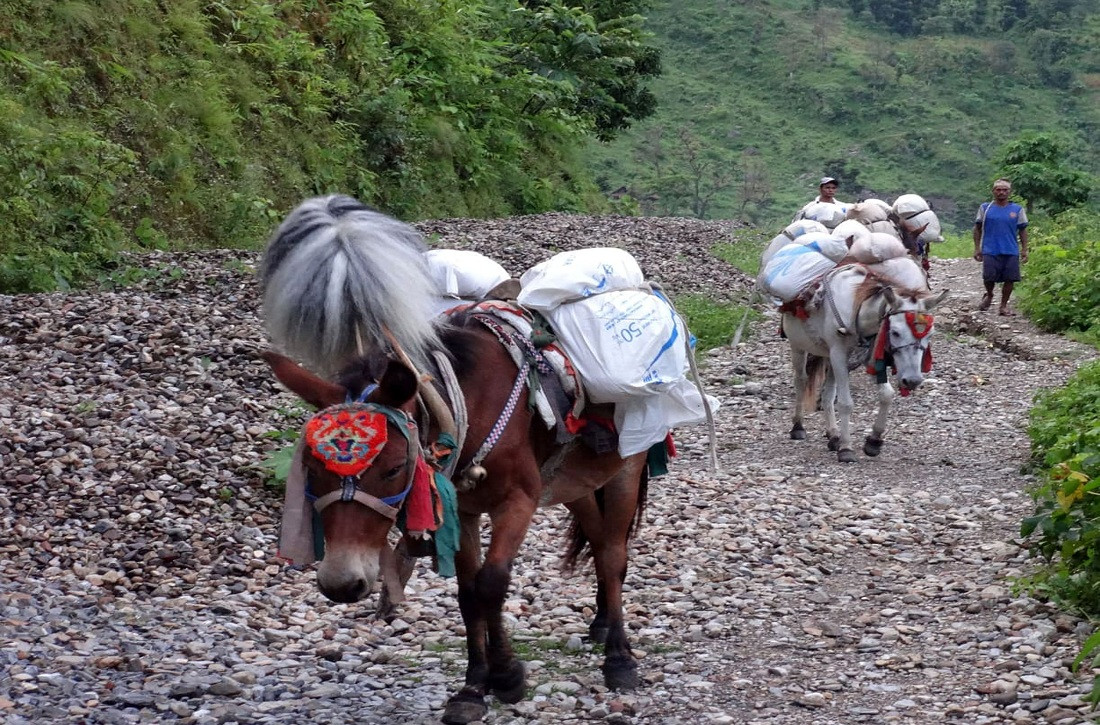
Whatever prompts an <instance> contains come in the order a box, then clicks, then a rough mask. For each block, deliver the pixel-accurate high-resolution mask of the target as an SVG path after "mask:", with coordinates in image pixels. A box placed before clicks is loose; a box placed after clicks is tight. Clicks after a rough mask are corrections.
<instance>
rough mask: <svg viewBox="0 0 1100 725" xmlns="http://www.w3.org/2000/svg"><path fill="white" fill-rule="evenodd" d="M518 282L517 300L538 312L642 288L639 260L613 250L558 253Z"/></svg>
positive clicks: (622, 251)
mask: <svg viewBox="0 0 1100 725" xmlns="http://www.w3.org/2000/svg"><path fill="white" fill-rule="evenodd" d="M519 281H520V285H521V286H522V290H521V291H520V293H519V297H518V298H517V301H518V302H519V303H520V304H521V305H523V306H524V307H530V308H531V309H535V310H539V311H540V312H545V311H547V310H550V309H553V308H555V307H557V306H558V305H560V304H562V303H565V302H570V301H572V300H579V299H583V298H585V297H591V296H592V295H598V294H600V293H603V292H609V291H612V290H631V289H639V288H641V287H644V286H645V277H644V275H643V274H642V268H641V267H640V266H638V261H637V260H636V259H634V257H633V256H631V254H630V252H627V251H626V250H625V249H617V248H615V247H592V248H589V249H576V250H573V251H571V252H560V253H558V254H555V255H554V256H553V257H551V258H550V259H547V260H546V261H544V262H540V263H539V264H536V265H535V266H534V267H532V268H531V269H529V270H527V271H526V272H524V273H523V276H522V277H520V280H519Z"/></svg>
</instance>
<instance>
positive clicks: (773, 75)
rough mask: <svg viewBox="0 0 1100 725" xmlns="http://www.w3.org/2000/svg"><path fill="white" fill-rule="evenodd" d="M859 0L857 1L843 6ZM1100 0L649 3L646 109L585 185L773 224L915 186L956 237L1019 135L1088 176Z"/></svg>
mask: <svg viewBox="0 0 1100 725" xmlns="http://www.w3.org/2000/svg"><path fill="white" fill-rule="evenodd" d="M853 7H859V8H860V10H859V12H853V11H852V8H853ZM1098 7H1100V3H1098V2H1097V0H1076V1H1070V0H1011V2H1008V1H1007V0H951V1H950V2H948V1H947V0H941V1H940V2H919V3H918V2H911V1H910V0H904V1H899V2H863V3H857V2H852V3H840V4H828V3H823V2H820V1H819V0H771V1H768V2H765V1H763V0H748V1H746V2H737V3H717V2H714V1H713V0H677V2H668V3H665V4H663V5H661V6H659V7H657V8H655V9H654V10H653V11H651V12H650V14H649V17H650V21H649V24H648V27H649V28H650V29H651V30H652V31H653V32H654V33H655V34H656V36H657V39H656V41H655V42H656V43H657V44H658V45H660V47H661V48H662V51H663V59H664V73H663V74H662V76H661V78H660V79H659V80H658V81H657V82H655V84H654V91H655V92H656V93H657V96H658V98H659V100H660V107H659V108H658V111H657V113H656V114H654V115H653V116H652V117H651V118H650V119H648V120H646V121H645V122H644V123H641V124H637V125H636V126H635V127H634V128H633V129H631V130H630V131H629V132H627V133H625V134H623V135H622V136H620V138H619V139H618V140H616V141H615V142H614V143H613V144H611V145H610V146H606V147H605V146H596V147H594V149H593V156H594V160H595V166H596V170H597V180H598V181H599V183H600V184H601V185H602V186H603V187H604V188H605V189H606V190H614V189H618V188H619V187H621V186H625V187H627V189H628V190H629V191H630V193H631V194H633V195H634V197H635V198H637V199H638V200H639V202H640V204H641V206H642V208H643V210H644V211H645V212H646V213H652V214H662V215H667V214H674V215H692V214H699V213H700V211H702V212H703V214H704V215H706V216H709V217H715V218H721V217H738V218H747V219H749V220H750V221H756V222H759V223H766V224H768V228H769V229H772V230H776V231H777V229H778V227H779V226H781V225H782V224H783V223H786V222H787V221H789V219H790V217H791V215H792V214H793V213H794V211H795V210H796V209H798V208H799V207H800V206H801V205H802V204H804V203H805V202H806V201H808V200H809V199H810V198H812V197H813V195H814V194H815V193H816V185H817V180H818V178H819V177H821V176H822V175H823V174H829V175H831V176H836V177H838V178H839V179H840V180H841V187H840V193H839V194H838V196H839V197H840V198H841V199H844V200H855V199H858V198H860V197H864V196H877V197H879V198H886V199H892V198H894V197H896V196H897V195H899V194H901V193H907V192H917V193H920V194H922V195H923V196H925V197H926V198H928V199H929V200H930V201H932V202H933V204H934V206H935V208H936V211H937V213H938V214H939V216H940V219H941V221H942V222H943V223H944V225H945V227H946V228H947V229H949V230H954V231H963V232H966V231H968V230H969V229H970V226H971V224H972V221H973V215H974V210H975V209H976V208H977V206H978V204H979V203H980V202H981V201H983V200H986V199H988V198H989V194H990V191H989V189H990V184H991V182H992V181H993V179H994V178H995V176H996V173H997V171H998V167H997V165H996V158H995V156H996V152H997V151H998V149H1000V148H1001V147H1002V146H1003V145H1004V144H1005V143H1006V142H1008V141H1010V140H1012V139H1015V138H1018V137H1020V136H1021V135H1022V134H1023V133H1024V132H1025V131H1037V132H1044V133H1049V134H1054V135H1056V136H1057V137H1058V138H1060V139H1063V140H1064V142H1065V146H1064V151H1065V156H1064V157H1063V161H1064V165H1065V167H1066V168H1069V169H1080V170H1083V171H1085V172H1088V173H1091V174H1093V175H1095V174H1096V173H1097V172H1098V171H1100V12H1098Z"/></svg>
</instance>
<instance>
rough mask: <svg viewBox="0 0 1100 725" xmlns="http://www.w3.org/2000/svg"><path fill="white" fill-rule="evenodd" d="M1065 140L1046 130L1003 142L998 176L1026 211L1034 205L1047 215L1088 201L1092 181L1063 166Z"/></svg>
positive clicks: (1078, 171) (1090, 178) (1075, 170)
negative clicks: (1010, 188)
mask: <svg viewBox="0 0 1100 725" xmlns="http://www.w3.org/2000/svg"><path fill="white" fill-rule="evenodd" d="M1066 155H1067V148H1066V143H1065V142H1064V141H1063V140H1061V139H1059V138H1057V137H1055V136H1053V135H1052V134H1049V133H1025V134H1023V135H1022V136H1020V137H1019V138H1017V139H1015V140H1013V141H1010V142H1009V143H1008V144H1006V145H1005V146H1004V147H1003V148H1002V149H1001V150H1000V152H999V153H998V155H997V165H998V167H999V168H1000V175H1001V176H1003V177H1005V178H1006V179H1009V180H1010V181H1011V182H1012V187H1013V189H1014V190H1015V191H1016V193H1017V194H1019V195H1020V196H1022V197H1023V198H1024V199H1026V200H1027V201H1026V205H1027V206H1026V208H1027V211H1028V212H1029V213H1030V212H1031V210H1032V205H1033V204H1036V205H1038V206H1040V207H1042V208H1043V209H1045V210H1046V211H1047V212H1049V213H1050V214H1060V213H1061V212H1063V211H1065V210H1066V209H1071V208H1073V207H1075V206H1081V205H1082V204H1084V203H1085V202H1086V201H1088V198H1089V194H1090V193H1091V192H1092V187H1093V184H1094V180H1093V179H1092V177H1091V176H1089V174H1087V173H1086V172H1084V171H1080V170H1077V169H1073V168H1070V167H1069V166H1067V165H1066Z"/></svg>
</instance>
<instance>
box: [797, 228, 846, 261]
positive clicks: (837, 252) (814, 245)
mask: <svg viewBox="0 0 1100 725" xmlns="http://www.w3.org/2000/svg"><path fill="white" fill-rule="evenodd" d="M794 243H795V244H801V245H802V246H804V247H809V248H810V249H812V250H814V251H815V252H820V253H821V254H824V255H825V256H826V257H828V258H829V259H831V260H833V262H839V261H840V260H842V259H844V258H845V257H847V256H848V245H847V243H846V242H845V241H844V240H843V239H842V238H841V237H838V236H834V235H833V234H830V233H827V232H826V233H824V234H822V233H821V232H814V233H813V234H803V235H802V236H801V237H799V238H798V239H796V240H794Z"/></svg>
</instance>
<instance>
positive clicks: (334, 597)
mask: <svg viewBox="0 0 1100 725" xmlns="http://www.w3.org/2000/svg"><path fill="white" fill-rule="evenodd" d="M373 588H374V587H373V586H372V585H371V584H370V583H369V582H367V580H366V579H365V578H357V579H353V580H351V581H348V582H346V583H345V584H342V585H340V586H337V587H327V586H323V585H318V589H320V590H321V594H324V595H325V598H326V599H328V600H329V601H332V602H336V603H337V604H354V603H355V602H358V601H360V600H362V599H365V598H366V597H367V596H369V595H370V593H371V589H373Z"/></svg>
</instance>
